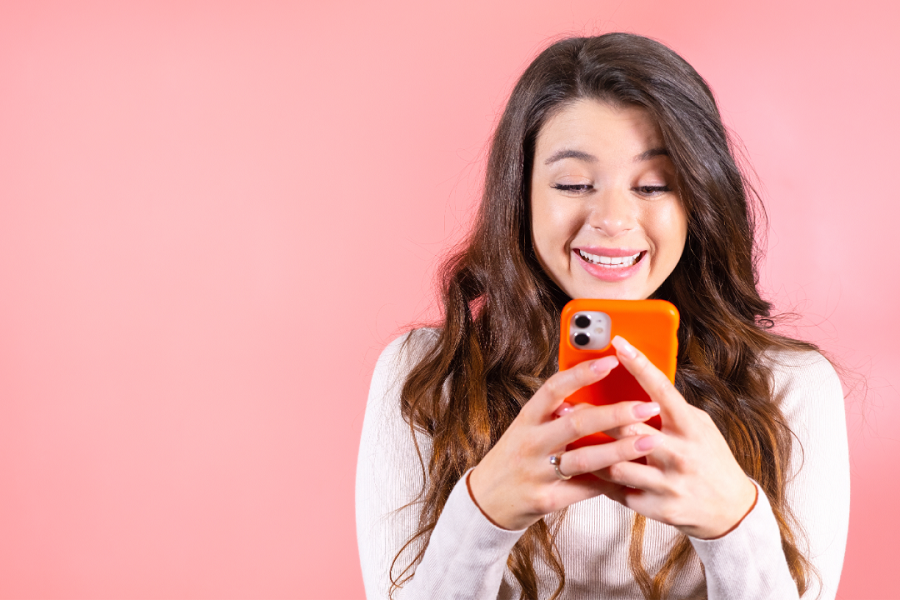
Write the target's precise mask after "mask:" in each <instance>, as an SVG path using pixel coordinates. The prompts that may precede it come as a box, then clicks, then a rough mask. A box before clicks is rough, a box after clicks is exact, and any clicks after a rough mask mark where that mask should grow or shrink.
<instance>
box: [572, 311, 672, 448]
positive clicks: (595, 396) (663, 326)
mask: <svg viewBox="0 0 900 600" xmlns="http://www.w3.org/2000/svg"><path fill="white" fill-rule="evenodd" d="M678 319H679V317H678V309H677V308H675V306H674V305H672V304H671V303H670V302H666V301H665V300H596V299H590V298H579V299H576V300H572V301H570V302H569V303H568V304H566V306H565V307H564V308H563V311H562V317H561V323H560V329H559V331H560V340H559V370H560V371H564V370H565V369H571V368H572V367H574V366H575V365H577V364H578V363H581V362H583V361H586V360H592V359H595V358H602V357H604V356H609V355H615V353H616V349H615V348H614V347H613V346H612V344H611V343H610V342H611V341H612V339H613V338H614V337H615V336H617V335H620V336H622V337H623V338H625V339H626V340H628V341H629V342H630V343H631V344H632V345H633V346H634V347H635V348H637V349H638V350H640V351H641V352H643V353H644V355H645V356H646V357H647V358H648V359H649V360H650V362H652V363H653V364H654V365H656V367H657V368H658V369H659V370H660V371H662V372H663V373H665V374H666V377H668V378H669V381H672V382H673V383H674V381H675V364H676V362H677V360H678ZM626 400H643V401H645V402H649V401H650V397H649V396H648V395H647V392H645V391H644V389H643V388H642V387H641V385H640V384H639V383H638V382H637V380H636V379H635V378H634V376H632V375H631V373H629V372H628V371H627V370H626V369H625V367H623V366H618V367H616V368H615V369H613V370H612V371H611V372H610V373H609V375H607V376H606V377H605V378H603V379H601V380H600V381H598V382H596V383H593V384H591V385H589V386H586V387H583V388H581V389H580V390H578V391H576V392H575V393H574V394H572V395H571V396H569V398H568V400H567V402H569V403H570V404H578V403H582V402H588V403H590V404H595V405H598V406H599V405H602V404H615V403H616V402H623V401H626ZM646 423H647V424H648V425H650V426H652V427H656V428H657V429H660V428H661V427H662V422H661V421H660V418H659V416H658V415H657V416H655V417H652V418H650V419H648V420H647V421H646ZM611 441H613V438H611V437H609V436H608V435H606V434H605V433H595V434H593V435H589V436H586V437H583V438H581V439H579V440H576V441H575V442H572V443H571V444H569V449H570V450H572V449H574V448H579V447H581V446H587V445H591V444H605V443H607V442H611Z"/></svg>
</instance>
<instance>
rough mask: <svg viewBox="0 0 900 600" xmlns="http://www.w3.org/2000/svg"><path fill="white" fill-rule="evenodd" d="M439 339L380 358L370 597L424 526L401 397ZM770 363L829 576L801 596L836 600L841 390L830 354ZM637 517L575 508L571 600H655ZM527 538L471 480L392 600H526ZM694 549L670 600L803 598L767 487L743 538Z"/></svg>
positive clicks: (427, 337) (368, 506)
mask: <svg viewBox="0 0 900 600" xmlns="http://www.w3.org/2000/svg"><path fill="white" fill-rule="evenodd" d="M407 338H409V341H408V343H407V344H406V346H405V347H404V346H403V342H404V341H405V340H406V339H407ZM434 339H435V331H434V330H428V329H422V330H416V331H414V332H412V333H411V334H407V335H405V336H402V337H401V338H398V339H396V340H394V341H393V342H392V343H391V344H390V345H388V347H387V348H386V349H385V350H384V352H383V353H382V354H381V357H380V358H379V359H378V363H377V365H376V367H375V372H374V374H373V375H372V385H371V388H370V391H369V400H368V405H367V407H366V416H365V420H364V422H363V431H362V440H361V442H360V448H359V462H358V465H357V473H356V527H357V538H358V542H359V554H360V562H361V564H362V573H363V581H364V582H365V588H366V596H367V598H369V600H381V599H384V598H387V597H388V591H389V589H390V578H389V571H390V568H391V563H392V561H393V560H394V557H395V556H396V555H397V553H398V552H399V551H400V549H401V548H402V547H403V545H404V544H405V543H406V542H407V541H408V540H409V539H410V537H411V536H412V534H413V532H415V530H416V526H417V519H418V514H419V513H418V509H417V506H416V505H413V506H410V507H407V508H405V509H402V510H398V509H400V508H401V507H403V506H405V505H406V504H407V503H409V502H411V501H412V500H413V499H414V498H415V497H416V495H417V493H418V492H419V490H420V489H421V487H422V473H421V469H420V466H419V461H418V458H417V456H416V452H415V447H414V445H413V441H412V437H411V434H410V429H409V425H408V424H407V423H406V422H405V421H404V420H403V418H402V416H401V414H400V403H399V397H400V388H401V386H402V385H403V382H404V380H405V377H406V374H407V373H408V372H409V370H410V368H411V367H412V365H414V364H415V363H416V361H417V359H418V357H420V356H421V355H422V352H423V350H424V349H425V348H426V347H427V345H428V344H431V343H432V342H433V341H434ZM769 360H770V361H771V366H772V373H773V376H774V383H775V392H776V398H777V400H778V401H779V402H781V409H782V411H783V413H784V415H785V416H786V418H787V420H788V424H789V426H790V428H791V431H793V432H794V434H795V435H796V436H797V440H796V441H795V446H794V448H795V452H794V456H793V459H792V465H793V466H792V474H791V476H790V477H789V479H788V501H789V502H790V504H791V506H792V508H793V509H794V512H795V514H796V515H797V517H798V518H799V520H800V522H801V523H802V526H803V528H804V530H805V532H806V540H805V542H803V543H802V546H801V547H802V548H803V549H804V550H805V551H806V555H807V556H808V557H809V558H810V559H811V560H812V563H813V565H814V566H815V567H816V569H817V571H818V573H819V576H820V578H821V588H820V586H819V585H818V584H817V582H816V581H815V579H814V581H813V584H814V585H813V587H812V589H810V590H809V591H807V593H806V594H804V596H803V597H804V598H809V599H813V598H816V597H817V595H818V594H819V592H820V591H821V596H819V598H820V599H821V600H833V599H834V597H835V593H836V591H837V586H838V579H839V578H840V574H841V566H842V563H843V560H844V547H845V544H846V540H847V524H848V520H849V512H850V469H849V458H848V451H847V433H846V425H845V419H844V404H843V394H842V391H841V385H840V381H839V380H838V378H837V376H836V374H835V372H834V369H833V368H832V366H831V364H830V363H829V362H828V361H827V360H825V359H824V358H823V357H822V356H821V355H819V354H818V353H814V352H810V353H796V352H792V353H787V352H780V353H773V354H772V355H771V356H770V357H769ZM797 441H799V444H797V443H796V442H797ZM418 442H419V446H420V448H421V449H422V451H423V453H424V458H425V462H426V464H427V462H428V453H429V452H430V443H429V439H428V438H427V436H424V435H419V437H418ZM801 447H802V451H801V450H800V448H801ZM548 468H550V467H549V466H548ZM633 514H634V513H633V512H631V511H630V510H629V509H627V508H625V507H623V506H621V505H620V504H618V503H616V502H614V501H612V500H610V499H608V498H606V497H604V496H601V497H597V498H593V499H590V500H586V501H584V502H580V503H578V504H575V505H573V506H571V507H570V508H569V511H568V514H567V515H566V517H565V519H564V521H563V524H562V526H561V528H560V530H559V533H558V535H557V538H556V540H557V542H556V543H557V546H558V548H559V550H560V553H561V555H562V560H563V564H564V565H565V569H566V586H565V589H564V592H563V595H562V597H563V598H565V599H582V598H584V599H588V598H592V599H593V598H596V599H600V598H604V599H606V598H608V599H617V600H618V599H632V598H633V599H635V600H643V595H642V594H641V592H640V589H639V588H638V586H637V584H636V583H635V582H634V580H633V579H632V576H631V572H630V570H629V568H628V561H627V557H628V546H629V539H630V532H631V523H632V518H633ZM522 533H523V531H506V530H503V529H500V528H497V527H495V526H494V525H492V524H491V523H490V522H489V521H488V520H487V519H485V517H484V516H483V515H482V514H481V512H480V511H479V510H478V507H477V506H476V505H475V504H474V503H473V502H472V499H471V497H470V496H469V494H468V490H467V489H466V484H465V481H464V478H463V479H461V480H460V482H459V483H458V484H457V485H456V486H455V487H454V489H453V491H452V493H451V495H450V498H449V500H448V502H447V505H446V506H445V508H444V511H443V513H442V514H441V517H440V519H439V521H438V524H437V527H436V528H435V530H434V532H433V533H432V535H431V540H430V542H429V544H428V548H427V551H426V553H425V557H424V559H423V561H422V562H421V564H419V566H418V567H417V569H416V574H415V577H414V578H413V579H412V580H411V581H409V582H408V583H407V584H406V585H405V586H404V587H403V588H402V589H400V590H399V591H397V592H395V594H394V598H395V599H400V600H410V599H417V600H418V599H423V600H424V599H444V598H454V599H457V598H458V599H473V600H474V599H492V600H493V599H495V598H502V599H515V598H518V597H519V587H518V585H517V583H516V580H515V578H514V577H513V576H512V574H511V573H510V572H509V570H508V569H507V568H506V560H507V557H508V555H509V552H510V550H511V549H512V547H513V545H514V544H515V543H516V540H518V538H519V537H520V536H521V535H522ZM676 534H677V531H676V530H675V529H674V528H673V527H670V526H668V525H664V524H662V523H659V522H656V521H652V520H649V519H648V521H647V528H646V532H645V540H644V564H645V566H646V567H647V569H648V571H649V572H650V573H651V574H652V573H654V572H655V571H656V570H657V569H658V568H659V566H660V565H661V564H662V561H663V560H664V559H665V557H666V555H667V553H668V549H669V548H670V547H671V545H672V543H673V542H674V540H675V539H676ZM691 543H692V545H693V547H694V549H695V550H696V556H695V557H694V558H693V560H692V562H691V563H690V564H689V567H688V568H687V569H685V570H684V571H683V572H682V574H681V576H680V577H679V578H678V579H677V581H676V582H675V585H674V586H673V589H672V593H671V595H670V598H673V599H675V598H709V599H710V600H725V599H728V600H744V599H746V600H751V599H752V600H761V599H764V598H766V599H768V598H772V599H779V600H781V599H790V598H798V595H797V588H796V586H795V584H794V582H793V580H792V579H791V576H790V573H789V571H788V568H787V562H786V561H785V558H784V554H783V552H782V549H781V540H780V536H779V533H778V526H777V524H776V522H775V518H774V516H773V514H772V510H771V507H770V505H769V502H768V500H767V499H766V496H765V494H764V493H763V492H762V490H761V489H760V490H759V500H758V502H757V504H756V506H755V508H754V509H753V510H752V511H751V513H750V514H749V515H748V516H747V517H746V518H745V519H744V520H743V521H742V522H741V524H740V526H738V527H737V528H736V529H735V530H734V531H732V532H731V533H729V534H728V535H726V536H724V537H722V538H720V539H716V540H711V541H705V540H699V539H694V538H691ZM409 555H410V553H409V552H407V553H405V554H404V556H403V557H401V560H399V561H397V567H402V566H405V565H406V564H407V562H408V560H406V561H405V560H404V559H406V558H408V556H409ZM701 562H702V563H703V567H704V570H703V571H701V566H700V563H701ZM397 567H395V573H397V572H399V571H398V569H397ZM535 568H536V570H537V573H538V577H539V580H540V597H542V598H546V597H549V596H550V594H551V593H552V592H553V590H554V589H556V585H557V581H556V578H555V576H554V575H553V574H552V572H550V570H549V569H548V568H547V567H546V566H545V565H544V564H543V563H541V562H538V563H537V564H536V565H535ZM704 572H705V577H704Z"/></svg>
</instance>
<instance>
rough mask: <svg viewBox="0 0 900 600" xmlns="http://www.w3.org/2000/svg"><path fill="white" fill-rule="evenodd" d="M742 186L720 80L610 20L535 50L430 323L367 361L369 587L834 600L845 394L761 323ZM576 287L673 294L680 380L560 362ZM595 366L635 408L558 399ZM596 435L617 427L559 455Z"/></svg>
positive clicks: (361, 472)
mask: <svg viewBox="0 0 900 600" xmlns="http://www.w3.org/2000/svg"><path fill="white" fill-rule="evenodd" d="M753 198H754V197H753V196H752V194H751V190H750V188H749V186H748V185H747V184H746V182H745V180H744V178H743V177H742V175H741V172H740V171H739V169H738V168H737V166H736V164H735V160H734V158H733V156H732V154H731V151H730V147H729V143H728V139H727V136H726V132H725V129H724V127H723V125H722V122H721V118H720V116H719V112H718V109H717V107H716V104H715V101H714V99H713V96H712V93H711V92H710V90H709V88H708V87H707V86H706V84H705V82H704V81H703V79H702V78H701V77H700V76H699V75H698V74H697V73H696V72H695V71H694V69H693V68H691V66H690V65H688V64H687V63H686V62H685V61H684V60H683V59H681V58H680V57H679V56H678V55H676V54H675V53H674V52H672V51H671V50H669V49H668V48H666V47H665V46H662V45H661V44H659V43H657V42H654V41H652V40H649V39H647V38H643V37H639V36H634V35H628V34H609V35H604V36H600V37H595V38H579V39H568V40H563V41H561V42H558V43H556V44H553V45H552V46H550V47H549V48H547V49H546V50H545V51H544V52H543V53H542V54H541V55H540V56H538V57H537V59H535V61H534V62H533V63H532V64H531V66H529V68H528V69H527V70H526V71H525V73H524V74H523V75H522V78H521V79H520V80H519V82H518V83H517V85H516V87H515V89H514V90H513V92H512V96H511V97H510V100H509V103H508V105H507V107H506V110H505V112H504V114H503V117H502V119H501V121H500V123H499V125H498V127H497V130H496V132H495V134H494V138H493V142H492V146H491V152H490V157H489V162H488V168H487V179H486V182H485V189H484V196H483V199H482V203H481V206H480V209H479V213H478V217H477V219H476V222H475V226H474V228H473V231H472V233H471V235H470V236H469V238H468V241H467V243H466V244H465V245H464V247H463V248H462V249H461V250H460V251H459V252H458V253H457V254H456V255H454V256H453V257H452V258H451V259H450V260H449V261H448V262H447V263H446V264H445V265H444V271H443V273H444V280H443V281H444V285H443V290H442V291H443V306H444V314H443V321H442V322H441V323H440V325H439V327H436V328H424V329H418V330H414V331H412V332H410V333H408V334H407V335H405V336H403V337H401V338H400V339H398V340H396V341H395V342H393V343H392V344H390V345H389V346H388V348H387V349H386V350H385V351H384V353H383V354H382V356H381V358H380V359H379V361H378V364H377V366H376V369H375V373H374V375H373V379H372V387H371V391H370V394H369V401H368V406H367V409H366V417H365V422H364V425H363V435H362V442H361V446H360V455H359V466H358V473H357V492H356V493H357V531H358V537H359V547H360V558H361V562H362V569H363V577H364V580H365V585H366V593H367V595H368V597H369V598H370V599H376V598H377V599H381V598H388V597H389V596H392V597H393V598H404V599H407V598H529V599H536V598H704V597H706V598H710V599H726V598H727V599H737V598H747V599H751V598H752V599H760V598H778V599H787V598H799V597H801V596H802V597H804V598H815V597H819V598H823V599H825V598H834V596H835V592H836V589H837V584H838V579H839V576H840V571H841V565H842V562H843V554H844V546H845V541H846V535H847V522H848V517H849V464H848V454H847V441H846V431H845V424H844V413H843V396H842V392H841V386H840V382H839V380H838V378H837V376H836V375H835V372H834V370H833V368H832V367H831V365H830V363H829V362H828V361H827V360H825V359H824V358H823V357H822V356H821V355H820V354H818V352H816V351H815V348H814V347H813V346H811V345H810V344H807V343H804V342H800V341H797V340H792V339H788V338H785V337H781V336H779V335H777V334H775V333H773V332H772V331H771V330H770V328H771V326H772V320H771V319H770V305H769V303H767V302H766V301H764V300H763V299H762V298H761V297H760V295H759V293H758V291H757V289H756V283H757V273H756V268H755V265H756V259H757V256H756V254H755V246H754V239H753V233H754V223H753V212H752V206H753V204H752V200H753ZM570 298H621V299H633V300H638V299H645V298H662V299H665V300H668V301H670V302H672V303H673V304H675V306H676V307H677V308H678V310H679V312H680V313H681V325H680V328H679V333H678V336H679V356H678V369H677V374H676V378H675V385H674V386H673V385H672V384H671V383H669V381H668V379H666V377H665V376H664V375H663V374H662V373H661V372H660V371H658V370H657V369H656V368H655V367H654V366H653V365H652V364H651V363H650V362H649V361H648V360H647V359H646V358H645V357H644V356H643V355H642V354H641V353H640V352H639V351H638V350H636V349H635V348H633V347H632V346H631V345H630V344H628V342H627V340H624V339H622V338H617V339H615V340H614V342H613V343H614V345H615V347H616V349H617V358H616V357H607V358H604V359H600V360H597V361H592V362H589V363H583V364H582V365H580V366H578V367H575V368H573V369H569V370H567V371H563V372H557V371H558V369H557V364H556V357H557V352H558V339H559V317H560V311H561V308H562V306H563V305H564V304H565V302H567V301H568V300H569V299H570ZM612 369H627V370H628V371H629V372H630V373H632V374H633V375H634V376H635V378H636V379H637V380H638V381H639V382H640V384H641V385H642V386H643V388H644V389H645V390H646V391H647V393H648V394H649V396H650V398H651V399H652V402H649V403H644V402H633V401H628V400H629V399H627V398H623V399H622V400H623V401H622V402H620V403H618V404H615V405H611V406H601V407H594V406H590V405H576V406H571V405H569V404H568V403H567V402H566V398H567V397H568V396H569V395H570V394H571V393H573V392H574V391H575V390H577V389H578V388H580V387H582V386H585V385H588V384H590V383H593V382H594V381H597V380H599V379H601V378H603V377H605V376H606V375H607V374H608V373H610V371H611V370H612ZM654 414H659V415H660V416H661V419H662V429H661V430H656V429H654V428H651V427H650V426H648V425H646V424H644V421H646V420H647V419H648V418H650V417H651V416H653V415H654ZM597 431H605V432H606V433H608V434H609V435H611V436H612V437H613V438H615V441H614V442H611V443H608V444H603V445H598V446H590V447H583V448H578V449H576V450H571V451H568V452H567V451H566V446H567V444H569V443H570V442H572V441H574V440H576V439H578V438H580V437H582V436H584V435H586V434H588V433H593V432H597ZM642 457H643V458H645V460H644V461H634V460H633V459H637V458H642Z"/></svg>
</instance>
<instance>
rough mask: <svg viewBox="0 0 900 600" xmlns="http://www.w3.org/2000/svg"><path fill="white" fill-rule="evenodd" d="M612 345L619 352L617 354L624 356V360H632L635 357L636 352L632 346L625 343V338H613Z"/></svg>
mask: <svg viewBox="0 0 900 600" xmlns="http://www.w3.org/2000/svg"><path fill="white" fill-rule="evenodd" d="M612 345H613V346H615V348H616V350H618V351H619V354H621V355H622V356H624V357H625V358H634V357H635V356H637V350H635V348H634V346H632V345H631V344H629V343H628V342H626V341H625V338H623V337H621V336H618V335H617V336H616V337H614V338H613V341H612Z"/></svg>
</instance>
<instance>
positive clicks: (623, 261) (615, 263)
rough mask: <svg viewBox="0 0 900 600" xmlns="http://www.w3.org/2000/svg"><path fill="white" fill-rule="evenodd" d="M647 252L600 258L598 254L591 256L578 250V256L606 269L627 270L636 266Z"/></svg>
mask: <svg viewBox="0 0 900 600" xmlns="http://www.w3.org/2000/svg"><path fill="white" fill-rule="evenodd" d="M645 252H646V251H642V252H638V253H637V254H634V255H633V256H599V255H597V254H589V253H587V252H585V251H584V250H580V249H579V250H578V256H580V257H581V258H583V259H584V260H585V261H586V262H589V263H591V264H592V265H602V266H604V267H610V268H613V269H616V268H625V267H630V266H632V265H634V264H635V263H636V262H638V261H639V260H641V258H643V256H644V254H645Z"/></svg>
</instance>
